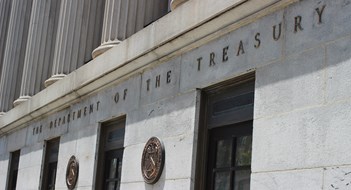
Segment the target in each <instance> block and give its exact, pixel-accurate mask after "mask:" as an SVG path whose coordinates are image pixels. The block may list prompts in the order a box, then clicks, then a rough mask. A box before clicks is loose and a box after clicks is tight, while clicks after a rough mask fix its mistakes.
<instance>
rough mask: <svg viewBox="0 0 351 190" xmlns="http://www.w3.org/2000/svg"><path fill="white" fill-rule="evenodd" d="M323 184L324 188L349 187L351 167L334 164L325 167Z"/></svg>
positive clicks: (331, 189) (332, 189) (326, 189)
mask: <svg viewBox="0 0 351 190" xmlns="http://www.w3.org/2000/svg"><path fill="white" fill-rule="evenodd" d="M323 186H324V189H325V190H335V189H350V188H351V167H350V166H339V167H337V166H336V167H328V168H325V171H324V184H323Z"/></svg>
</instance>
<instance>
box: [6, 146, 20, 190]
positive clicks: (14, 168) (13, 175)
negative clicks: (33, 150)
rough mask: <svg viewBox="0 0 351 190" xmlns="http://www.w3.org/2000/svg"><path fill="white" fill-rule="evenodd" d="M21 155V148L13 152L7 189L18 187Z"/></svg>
mask: <svg viewBox="0 0 351 190" xmlns="http://www.w3.org/2000/svg"><path fill="white" fill-rule="evenodd" d="M20 155H21V152H20V150H18V151H15V152H12V153H11V158H10V168H9V175H8V181H7V184H8V187H7V189H9V190H15V189H16V184H17V175H18V165H19V160H20Z"/></svg>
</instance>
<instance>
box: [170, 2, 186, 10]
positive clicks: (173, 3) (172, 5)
mask: <svg viewBox="0 0 351 190" xmlns="http://www.w3.org/2000/svg"><path fill="white" fill-rule="evenodd" d="M186 1H188V0H172V1H171V9H172V11H173V10H174V9H176V8H177V7H178V6H179V5H181V4H182V3H184V2H186Z"/></svg>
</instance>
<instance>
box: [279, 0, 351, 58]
mask: <svg viewBox="0 0 351 190" xmlns="http://www.w3.org/2000/svg"><path fill="white" fill-rule="evenodd" d="M324 6H325V7H324ZM323 7H324V9H323ZM316 9H318V10H319V13H320V14H321V20H320V17H319V14H318V12H317V10H316ZM322 10H323V12H322ZM350 10H351V0H334V1H328V0H310V1H299V2H298V3H296V4H293V5H291V6H290V7H288V8H287V9H286V12H285V23H286V24H287V26H286V50H285V54H286V55H290V54H293V53H297V52H301V51H304V50H306V49H309V48H312V47H315V46H318V45H320V44H322V43H324V42H328V41H333V40H335V39H337V38H340V37H343V36H346V35H349V34H350V33H351V20H350V16H351V11H350ZM296 20H297V23H301V28H302V30H301V29H300V27H298V26H295V23H296ZM300 20H301V22H299V21H300ZM295 27H296V31H295Z"/></svg>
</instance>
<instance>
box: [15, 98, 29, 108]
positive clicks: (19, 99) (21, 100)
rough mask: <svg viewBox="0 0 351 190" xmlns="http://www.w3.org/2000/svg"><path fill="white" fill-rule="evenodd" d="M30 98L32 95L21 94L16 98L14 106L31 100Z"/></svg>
mask: <svg viewBox="0 0 351 190" xmlns="http://www.w3.org/2000/svg"><path fill="white" fill-rule="evenodd" d="M30 98H31V96H20V97H19V98H18V99H17V100H15V101H14V102H13V106H14V107H16V106H18V105H19V104H21V103H22V102H25V101H27V100H29V99H30Z"/></svg>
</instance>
